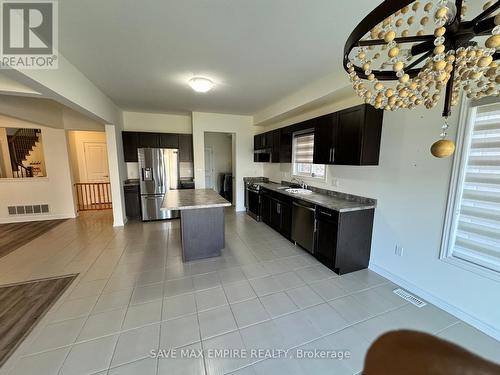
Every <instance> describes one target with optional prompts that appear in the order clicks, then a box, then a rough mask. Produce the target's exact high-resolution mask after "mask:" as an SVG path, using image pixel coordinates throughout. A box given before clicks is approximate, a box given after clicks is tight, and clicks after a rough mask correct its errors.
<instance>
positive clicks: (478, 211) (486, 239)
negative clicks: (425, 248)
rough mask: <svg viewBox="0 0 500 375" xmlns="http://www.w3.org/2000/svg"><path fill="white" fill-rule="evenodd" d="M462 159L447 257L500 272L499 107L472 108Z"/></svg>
mask: <svg viewBox="0 0 500 375" xmlns="http://www.w3.org/2000/svg"><path fill="white" fill-rule="evenodd" d="M462 155H463V158H462V170H461V171H460V172H461V173H460V180H459V181H458V182H459V184H458V186H457V187H458V188H457V192H456V198H455V209H454V220H453V221H454V223H453V226H452V233H451V237H450V244H451V246H450V250H451V251H450V253H451V254H449V255H451V256H453V257H456V258H459V259H462V260H464V261H467V262H471V263H474V264H476V265H479V266H482V267H485V268H487V269H490V270H493V271H497V272H500V105H488V106H482V107H477V108H476V110H475V116H473V117H472V118H471V121H470V123H469V124H468V128H467V129H466V132H465V141H464V143H463V150H462Z"/></svg>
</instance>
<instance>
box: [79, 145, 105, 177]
mask: <svg viewBox="0 0 500 375" xmlns="http://www.w3.org/2000/svg"><path fill="white" fill-rule="evenodd" d="M84 152H85V174H86V177H87V182H109V167H108V150H107V147H106V143H104V142H85V143H84Z"/></svg>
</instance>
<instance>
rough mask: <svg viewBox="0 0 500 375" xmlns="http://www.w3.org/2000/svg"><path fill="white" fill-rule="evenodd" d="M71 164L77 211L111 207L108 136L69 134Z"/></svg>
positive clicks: (98, 133) (75, 132) (97, 133)
mask: <svg viewBox="0 0 500 375" xmlns="http://www.w3.org/2000/svg"><path fill="white" fill-rule="evenodd" d="M68 139H69V154H70V165H71V172H72V177H73V184H74V189H75V190H74V195H75V205H76V207H77V210H78V211H90V210H105V209H111V208H112V200H111V185H110V182H109V165H108V150H107V144H106V134H105V133H104V132H92V131H69V132H68Z"/></svg>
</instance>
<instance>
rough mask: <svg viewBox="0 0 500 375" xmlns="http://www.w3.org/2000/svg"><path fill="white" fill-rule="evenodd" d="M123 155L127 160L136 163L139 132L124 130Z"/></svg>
mask: <svg viewBox="0 0 500 375" xmlns="http://www.w3.org/2000/svg"><path fill="white" fill-rule="evenodd" d="M122 140H123V156H124V158H125V162H130V163H136V162H137V161H138V159H137V148H138V147H139V134H138V133H137V132H122Z"/></svg>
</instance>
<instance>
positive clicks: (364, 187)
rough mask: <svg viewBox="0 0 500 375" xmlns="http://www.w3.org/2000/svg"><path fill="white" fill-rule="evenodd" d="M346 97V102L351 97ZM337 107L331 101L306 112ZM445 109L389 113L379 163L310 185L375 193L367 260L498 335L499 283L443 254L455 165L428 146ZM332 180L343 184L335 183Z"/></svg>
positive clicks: (272, 171)
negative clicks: (433, 153)
mask: <svg viewBox="0 0 500 375" xmlns="http://www.w3.org/2000/svg"><path fill="white" fill-rule="evenodd" d="M344 104H346V105H347V106H349V105H348V104H349V100H347V101H346V102H345V103H344ZM352 104H356V100H355V99H352ZM337 107H338V105H337V104H333V105H330V106H328V107H325V108H323V109H322V110H318V111H315V113H314V114H311V113H309V114H304V115H302V116H301V118H302V119H305V118H312V117H315V116H317V115H320V114H324V113H328V112H329V111H330V112H331V109H332V108H337ZM337 109H338V108H337ZM441 111H442V103H440V104H439V105H438V106H437V107H436V108H434V109H432V110H426V109H422V108H420V109H416V110H413V111H409V110H400V111H397V112H385V113H384V123H383V130H382V144H381V154H380V165H379V166H373V167H372V166H370V167H349V166H329V167H328V169H327V174H328V178H327V182H326V183H311V184H312V185H316V186H320V187H324V188H327V189H331V190H338V191H343V192H347V193H353V194H358V195H362V196H367V197H372V198H376V199H378V207H377V209H376V211H375V212H376V213H375V223H374V230H373V244H372V253H371V260H370V267H371V268H373V269H375V270H377V271H379V272H383V273H384V274H386V275H389V276H391V277H392V278H393V279H394V280H398V281H401V282H402V283H405V285H406V286H407V287H412V289H413V290H414V291H419V292H420V293H421V294H423V297H424V298H432V299H433V302H436V303H440V305H441V307H445V308H447V310H448V311H450V312H452V313H454V314H456V315H458V316H459V317H460V318H462V319H465V320H467V321H468V322H469V323H471V324H474V325H475V326H477V327H478V328H480V329H482V330H483V331H485V332H486V333H489V334H490V335H494V336H496V338H497V339H500V308H499V307H498V302H497V301H496V300H495V297H493V296H499V295H500V283H499V282H498V281H493V280H491V279H489V278H485V277H483V276H480V275H478V274H476V273H473V272H470V271H468V270H465V269H462V268H459V267H457V266H454V265H451V264H449V263H446V262H444V261H442V260H440V259H439V250H440V244H441V235H442V228H443V222H444V217H445V210H446V203H447V194H448V188H449V181H450V175H451V167H452V159H451V158H449V159H444V160H441V159H436V158H434V157H432V156H431V154H430V152H429V147H430V145H431V144H432V143H433V142H434V141H435V140H436V139H437V137H438V135H439V133H440V126H441V124H442V122H443V120H442V118H441ZM321 112H322V113H321ZM458 112H459V108H454V111H453V116H452V118H451V121H450V125H451V136H452V137H454V136H455V134H456V127H457V121H458V120H457V118H458ZM292 122H293V121H291V122H288V123H292ZM286 124H287V122H283V123H281V124H279V125H280V126H284V125H286ZM277 126H278V125H277V124H273V125H270V126H268V127H266V129H265V130H270V129H272V128H275V127H277ZM290 168H291V165H290V164H282V165H272V164H266V165H265V167H264V175H266V176H268V177H270V178H272V179H274V180H280V179H281V178H282V177H283V175H282V173H289V172H290ZM333 180H337V182H338V187H332V181H333ZM396 244H399V245H401V246H403V247H404V256H403V257H398V256H396V255H395V254H394V248H395V246H396ZM495 305H496V307H495Z"/></svg>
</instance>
